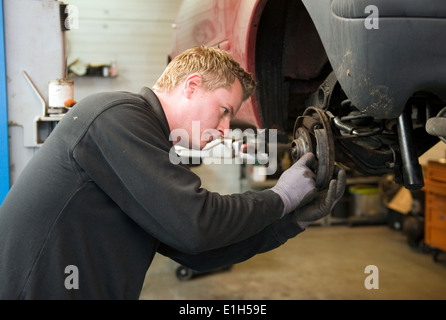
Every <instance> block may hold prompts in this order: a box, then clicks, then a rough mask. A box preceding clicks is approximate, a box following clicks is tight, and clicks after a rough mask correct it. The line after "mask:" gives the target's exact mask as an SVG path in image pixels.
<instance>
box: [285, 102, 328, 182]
mask: <svg viewBox="0 0 446 320" xmlns="http://www.w3.org/2000/svg"><path fill="white" fill-rule="evenodd" d="M308 152H312V153H313V154H314V155H315V156H316V159H317V162H318V164H317V168H316V187H317V188H327V187H328V184H329V183H330V180H331V178H332V176H333V171H334V162H335V161H334V159H335V153H334V142H333V135H332V131H331V125H330V120H329V118H328V117H327V116H326V115H325V113H324V112H323V111H322V110H320V109H317V108H314V107H309V108H307V109H306V110H305V112H304V113H303V115H302V116H300V117H298V118H297V120H296V122H295V124H294V130H293V141H292V142H291V157H292V159H293V162H296V161H297V160H298V159H299V158H301V157H302V156H303V155H304V154H306V153H308Z"/></svg>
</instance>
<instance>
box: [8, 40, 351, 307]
mask: <svg viewBox="0 0 446 320" xmlns="http://www.w3.org/2000/svg"><path fill="white" fill-rule="evenodd" d="M254 89H255V83H254V81H253V79H252V77H251V75H250V74H249V73H247V72H245V71H244V70H243V69H242V68H240V66H239V64H238V63H237V62H236V61H234V59H232V58H231V57H230V55H229V54H227V53H225V52H224V51H221V50H218V49H214V48H206V47H198V48H193V49H190V50H187V51H186V52H184V53H183V54H181V55H180V56H178V57H177V58H176V59H174V60H173V61H172V62H171V63H170V64H169V66H168V67H167V68H166V71H165V73H164V74H163V75H162V76H161V78H160V79H159V81H158V82H157V83H156V85H155V86H154V88H153V90H151V89H149V88H143V89H142V90H141V92H140V93H139V94H134V93H129V92H109V93H98V94H94V95H91V96H89V97H87V98H85V99H83V100H82V101H80V102H79V103H78V104H77V105H76V106H74V107H73V108H72V109H71V110H70V111H69V112H68V113H67V114H66V115H65V116H64V117H63V119H62V121H61V122H60V123H59V124H58V125H57V127H56V129H55V130H54V131H53V132H52V134H51V135H50V137H49V138H48V139H47V140H46V141H45V143H44V144H43V146H42V147H41V150H39V152H37V154H36V155H35V156H34V157H33V159H32V160H31V161H30V163H29V164H28V166H27V167H26V168H25V170H24V171H23V173H22V174H21V175H20V177H19V178H18V179H17V181H16V182H15V183H14V185H13V186H12V188H11V190H10V192H9V193H8V195H7V197H6V199H5V201H4V202H3V204H2V206H1V207H0V299H138V297H139V294H140V291H141V288H142V285H143V281H144V278H145V274H146V272H147V269H148V268H149V266H150V264H151V261H152V259H153V257H154V255H155V253H156V252H158V253H160V254H163V255H165V256H168V257H170V258H172V259H174V260H176V261H177V262H179V263H180V264H182V265H185V266H188V267H190V268H193V269H196V270H209V269H214V268H218V267H222V266H227V265H232V264H234V263H237V262H240V261H244V260H246V259H249V258H250V257H252V256H253V255H255V254H257V253H260V252H265V251H268V250H272V249H274V248H276V247H278V246H280V245H282V244H283V243H285V242H286V240H287V239H289V238H291V237H294V236H296V235H297V234H298V233H300V232H302V231H303V230H304V228H305V226H306V225H307V224H308V223H310V222H311V221H315V220H317V219H319V218H320V217H322V216H324V215H326V214H327V213H328V212H329V211H330V210H331V207H332V206H333V205H334V203H335V202H336V200H337V199H339V197H340V195H341V194H342V192H343V188H344V186H345V175H344V174H343V173H342V171H341V173H340V175H339V176H338V178H337V179H334V180H333V181H332V183H331V185H330V188H329V189H328V190H325V191H323V192H316V189H315V174H314V173H313V171H312V170H311V167H313V166H314V163H315V158H314V156H313V155H312V154H307V155H305V156H304V157H302V158H301V159H300V160H299V161H298V162H296V163H295V164H294V165H293V166H292V167H291V168H290V169H289V170H287V171H286V172H285V173H284V174H283V175H282V176H281V178H280V179H279V181H278V183H277V185H276V186H275V187H273V188H271V189H269V190H264V191H261V192H246V193H243V194H233V195H229V196H222V195H219V194H217V193H213V192H209V191H207V190H205V189H203V188H201V181H200V179H199V178H198V177H197V176H196V175H195V174H194V173H192V172H191V171H190V170H189V168H188V167H187V166H185V165H183V164H176V163H172V161H170V160H169V152H170V151H171V148H172V146H173V145H175V144H181V145H183V146H186V147H190V148H197V149H200V148H203V147H204V146H205V145H206V144H207V143H208V142H210V141H212V140H213V139H215V138H218V137H217V136H216V135H224V134H225V132H227V129H229V122H230V120H231V119H232V118H233V117H234V115H235V114H236V113H237V111H238V109H239V108H240V106H241V104H242V102H243V101H244V100H246V99H247V98H249V96H250V95H251V94H252V93H253V92H254ZM193 122H195V123H197V122H198V123H199V124H200V137H199V138H197V137H192V135H191V136H190V137H188V136H187V135H186V136H183V137H182V139H179V140H176V141H170V138H169V137H170V133H171V132H172V131H173V130H183V131H184V132H187V133H188V134H191V133H192V132H191V130H192V127H191V125H192V123H193Z"/></svg>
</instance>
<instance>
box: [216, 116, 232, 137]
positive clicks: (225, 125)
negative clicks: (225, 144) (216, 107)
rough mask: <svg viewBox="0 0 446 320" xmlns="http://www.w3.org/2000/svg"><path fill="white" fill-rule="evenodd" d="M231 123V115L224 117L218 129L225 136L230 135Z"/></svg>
mask: <svg viewBox="0 0 446 320" xmlns="http://www.w3.org/2000/svg"><path fill="white" fill-rule="evenodd" d="M230 125H231V119H230V118H229V117H224V118H222V119H221V120H220V123H219V124H218V128H217V130H218V132H220V135H221V136H222V137H223V138H226V137H228V135H229V128H230Z"/></svg>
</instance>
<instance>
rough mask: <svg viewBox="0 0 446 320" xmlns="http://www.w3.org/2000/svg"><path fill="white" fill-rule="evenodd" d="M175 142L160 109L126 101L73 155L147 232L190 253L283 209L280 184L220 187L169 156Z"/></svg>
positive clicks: (232, 239)
mask: <svg viewBox="0 0 446 320" xmlns="http://www.w3.org/2000/svg"><path fill="white" fill-rule="evenodd" d="M172 148H173V146H172V144H171V142H170V141H169V140H168V137H166V136H165V133H164V132H163V130H162V128H161V126H160V122H159V120H158V119H157V118H156V116H155V115H154V114H153V111H152V113H151V112H150V110H147V108H144V107H141V106H135V105H131V104H121V105H119V106H116V107H113V108H110V109H108V110H107V111H105V112H103V113H102V114H101V115H100V116H98V117H97V119H96V120H95V121H93V123H92V124H91V126H90V128H89V129H88V130H87V132H86V134H85V135H84V136H83V137H82V139H81V140H80V141H79V143H78V144H77V145H76V147H75V148H74V152H73V156H74V158H75V160H76V162H77V163H78V165H79V166H80V167H81V168H82V169H83V170H84V171H85V172H86V174H87V175H88V176H89V177H90V178H91V180H93V181H94V182H95V183H96V184H97V185H98V186H99V187H100V188H101V189H102V190H103V191H104V192H105V193H107V194H108V195H109V197H110V198H111V199H112V200H113V201H114V202H115V203H116V204H117V205H118V206H119V207H120V208H121V210H122V211H124V212H125V213H126V214H127V215H128V216H129V217H130V218H131V219H132V220H134V221H135V222H136V223H137V224H138V225H139V226H140V227H142V228H143V229H144V230H145V231H146V232H148V233H150V234H151V235H152V236H153V237H155V238H157V239H158V240H160V241H161V242H162V243H165V244H166V245H168V246H170V247H172V248H175V249H176V250H178V251H182V252H186V253H192V254H195V253H200V252H203V251H209V250H212V249H215V248H219V247H223V246H228V245H231V244H233V243H236V242H240V241H243V240H245V239H247V238H249V237H251V236H253V235H255V234H257V233H259V232H260V231H261V230H263V229H264V228H266V227H267V226H268V225H270V224H271V223H272V222H274V221H275V220H277V219H278V218H279V217H280V216H281V214H282V210H283V203H282V201H281V199H280V197H279V196H278V195H277V194H275V193H274V192H273V191H270V190H265V191H261V192H247V193H244V194H233V195H225V196H222V195H219V194H217V193H214V192H209V191H207V190H205V189H203V188H201V181H200V178H199V177H198V176H197V175H195V174H194V173H193V172H191V171H190V170H189V169H188V168H187V167H186V166H184V165H181V164H174V163H172V161H170V160H169V152H170V151H171V149H172Z"/></svg>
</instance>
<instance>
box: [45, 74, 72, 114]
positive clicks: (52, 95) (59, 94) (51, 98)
mask: <svg viewBox="0 0 446 320" xmlns="http://www.w3.org/2000/svg"><path fill="white" fill-rule="evenodd" d="M73 85H74V82H73V81H72V80H68V79H56V80H52V81H50V82H49V83H48V113H49V114H60V113H65V112H67V108H66V106H65V101H66V100H68V99H71V100H73V95H74V89H73Z"/></svg>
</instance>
